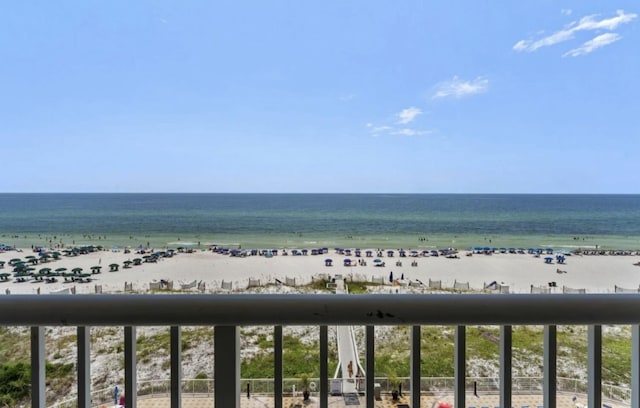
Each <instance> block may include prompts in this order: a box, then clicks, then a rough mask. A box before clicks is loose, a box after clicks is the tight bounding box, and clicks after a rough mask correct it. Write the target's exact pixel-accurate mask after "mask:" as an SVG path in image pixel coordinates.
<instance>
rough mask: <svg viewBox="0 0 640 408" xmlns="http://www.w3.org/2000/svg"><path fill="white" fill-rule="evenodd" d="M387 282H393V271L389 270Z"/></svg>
mask: <svg viewBox="0 0 640 408" xmlns="http://www.w3.org/2000/svg"><path fill="white" fill-rule="evenodd" d="M389 282H393V271H391V272H389Z"/></svg>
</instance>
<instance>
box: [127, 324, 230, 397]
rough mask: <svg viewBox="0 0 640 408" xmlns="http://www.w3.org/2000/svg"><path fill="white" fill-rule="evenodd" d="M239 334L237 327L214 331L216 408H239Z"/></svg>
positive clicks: (221, 327)
mask: <svg viewBox="0 0 640 408" xmlns="http://www.w3.org/2000/svg"><path fill="white" fill-rule="evenodd" d="M239 334H240V332H239V328H238V326H216V327H215V329H214V335H213V336H214V347H215V354H214V388H215V390H214V395H215V397H214V400H215V406H216V407H225V408H227V407H229V408H233V407H235V408H240V335H239ZM127 408H129V407H127Z"/></svg>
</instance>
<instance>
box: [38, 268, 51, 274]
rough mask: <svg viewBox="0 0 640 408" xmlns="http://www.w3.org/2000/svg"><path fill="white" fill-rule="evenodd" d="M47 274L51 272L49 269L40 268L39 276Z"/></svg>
mask: <svg viewBox="0 0 640 408" xmlns="http://www.w3.org/2000/svg"><path fill="white" fill-rule="evenodd" d="M49 272H51V268H41V269H40V270H39V271H38V273H39V274H41V275H47V274H48V273H49Z"/></svg>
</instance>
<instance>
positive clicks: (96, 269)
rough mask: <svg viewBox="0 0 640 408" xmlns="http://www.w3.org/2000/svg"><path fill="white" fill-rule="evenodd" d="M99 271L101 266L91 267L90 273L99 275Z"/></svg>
mask: <svg viewBox="0 0 640 408" xmlns="http://www.w3.org/2000/svg"><path fill="white" fill-rule="evenodd" d="M100 269H102V266H98V265H96V266H92V267H91V273H100Z"/></svg>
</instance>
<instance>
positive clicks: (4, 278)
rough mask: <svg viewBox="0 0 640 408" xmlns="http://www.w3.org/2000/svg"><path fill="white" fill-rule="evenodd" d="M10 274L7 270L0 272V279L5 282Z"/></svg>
mask: <svg viewBox="0 0 640 408" xmlns="http://www.w3.org/2000/svg"><path fill="white" fill-rule="evenodd" d="M10 276H11V274H10V273H7V272H3V273H0V281H3V282H6V281H8V280H9V277H10Z"/></svg>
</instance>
